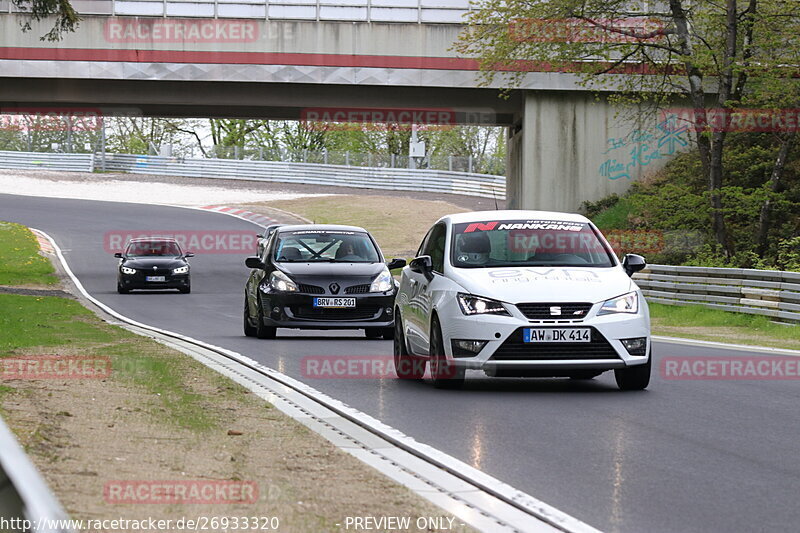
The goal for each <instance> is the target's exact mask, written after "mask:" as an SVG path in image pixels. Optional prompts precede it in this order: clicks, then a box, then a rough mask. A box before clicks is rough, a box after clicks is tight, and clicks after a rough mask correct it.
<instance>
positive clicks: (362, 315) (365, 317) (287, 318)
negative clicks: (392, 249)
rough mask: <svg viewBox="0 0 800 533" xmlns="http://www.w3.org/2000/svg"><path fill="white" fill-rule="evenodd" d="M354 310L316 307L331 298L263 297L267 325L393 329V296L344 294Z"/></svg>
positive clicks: (315, 296)
mask: <svg viewBox="0 0 800 533" xmlns="http://www.w3.org/2000/svg"><path fill="white" fill-rule="evenodd" d="M342 296H343V297H346V298H355V300H356V306H355V307H346V308H324V307H314V298H317V297H331V296H330V295H322V296H321V295H318V294H313V295H312V294H303V293H277V292H272V293H268V294H264V293H261V294H260V295H259V297H260V299H261V306H262V307H261V308H262V309H263V310H264V325H266V326H271V327H279V328H298V329H364V328H390V327H393V326H394V312H393V306H394V297H395V295H394V293H393V292H390V293H376V294H370V293H368V294H345V295H342Z"/></svg>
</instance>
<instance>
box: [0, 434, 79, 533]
mask: <svg viewBox="0 0 800 533" xmlns="http://www.w3.org/2000/svg"><path fill="white" fill-rule="evenodd" d="M0 517H1V518H2V519H5V520H6V523H5V525H0V527H2V530H3V531H36V532H37V533H74V532H73V530H72V529H70V527H69V518H68V517H67V514H66V513H65V512H64V509H62V507H61V505H60V504H59V503H58V500H56V497H55V496H53V493H52V492H50V488H49V487H48V486H47V484H46V483H45V481H44V480H43V479H42V477H41V475H39V472H38V471H37V470H36V467H35V466H33V463H31V461H30V459H28V456H27V455H25V452H24V451H23V450H22V447H21V446H20V445H19V443H18V442H17V439H16V438H14V434H13V433H12V432H11V430H10V429H8V426H6V424H5V422H4V421H3V420H2V419H0ZM25 520H28V521H29V522H28V523H27V524H25V522H24V521H25ZM15 523H16V525H14V524H15ZM23 525H28V526H29V527H27V528H24V527H23Z"/></svg>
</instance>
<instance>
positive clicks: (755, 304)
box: [633, 265, 800, 324]
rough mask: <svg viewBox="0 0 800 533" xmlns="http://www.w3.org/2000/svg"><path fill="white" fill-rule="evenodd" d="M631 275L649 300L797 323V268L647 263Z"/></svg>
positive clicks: (799, 317)
mask: <svg viewBox="0 0 800 533" xmlns="http://www.w3.org/2000/svg"><path fill="white" fill-rule="evenodd" d="M633 278H634V280H635V281H636V284H637V285H639V287H640V288H641V289H642V293H643V294H644V295H645V297H647V300H648V301H650V302H657V303H663V304H669V305H686V304H698V305H703V306H705V307H710V308H713V309H721V310H723V311H734V312H737V313H750V314H754V315H764V316H768V317H771V318H773V319H775V320H777V321H781V322H790V323H799V324H800V272H781V271H778V270H752V269H743V268H712V267H689V266H667V265H648V266H647V268H645V269H644V270H642V271H641V272H638V273H636V274H634V276H633Z"/></svg>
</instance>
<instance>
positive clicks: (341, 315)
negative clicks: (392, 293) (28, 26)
mask: <svg viewBox="0 0 800 533" xmlns="http://www.w3.org/2000/svg"><path fill="white" fill-rule="evenodd" d="M289 309H290V311H291V312H292V315H294V317H295V318H301V319H303V320H371V319H373V318H376V316H377V315H378V314H379V313H380V312H381V308H380V307H378V306H375V305H365V306H363V307H334V308H323V307H310V306H293V307H290V308H289Z"/></svg>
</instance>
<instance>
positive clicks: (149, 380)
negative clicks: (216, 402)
mask: <svg viewBox="0 0 800 533" xmlns="http://www.w3.org/2000/svg"><path fill="white" fill-rule="evenodd" d="M54 354H70V355H88V356H93V355H97V356H107V357H110V358H111V364H112V375H113V377H114V379H119V380H122V381H125V382H128V383H132V384H135V385H137V386H139V387H142V388H143V389H144V390H146V391H147V392H149V393H150V395H149V397H150V398H151V400H152V404H151V405H149V406H141V407H142V408H143V409H149V410H152V411H153V412H157V413H159V414H160V415H159V416H160V417H163V418H166V419H167V420H168V421H170V422H171V423H173V424H176V425H178V426H180V427H187V428H190V429H199V430H202V429H209V428H211V427H213V426H214V423H213V420H214V419H213V417H211V416H210V414H209V410H208V408H207V406H206V405H205V403H206V402H205V399H204V398H203V397H202V396H200V395H199V394H196V393H195V392H192V390H191V389H190V388H188V387H187V386H186V383H185V382H184V379H183V377H182V376H183V375H184V373H185V372H186V371H187V368H186V366H187V361H186V360H185V358H183V357H181V356H179V355H176V354H175V352H172V351H171V350H168V349H167V348H165V347H164V346H162V345H161V344H158V343H156V342H154V341H152V340H149V339H144V338H142V337H140V336H138V335H134V334H133V333H130V332H128V331H125V330H124V329H122V328H119V327H116V326H111V325H108V324H106V323H104V322H103V321H101V320H100V319H99V318H97V317H96V316H95V315H94V314H93V313H92V312H90V311H89V310H88V309H86V308H84V307H83V306H82V305H81V304H80V303H79V302H77V301H75V300H70V299H67V298H59V297H52V296H48V297H35V296H18V295H13V294H0V358H4V357H13V356H23V355H54ZM210 375H212V376H214V377H215V378H216V377H217V376H218V374H216V373H210ZM219 379H222V378H221V376H220V377H219ZM3 392H6V393H7V392H9V391H8V390H0V394H2V393H3Z"/></svg>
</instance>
